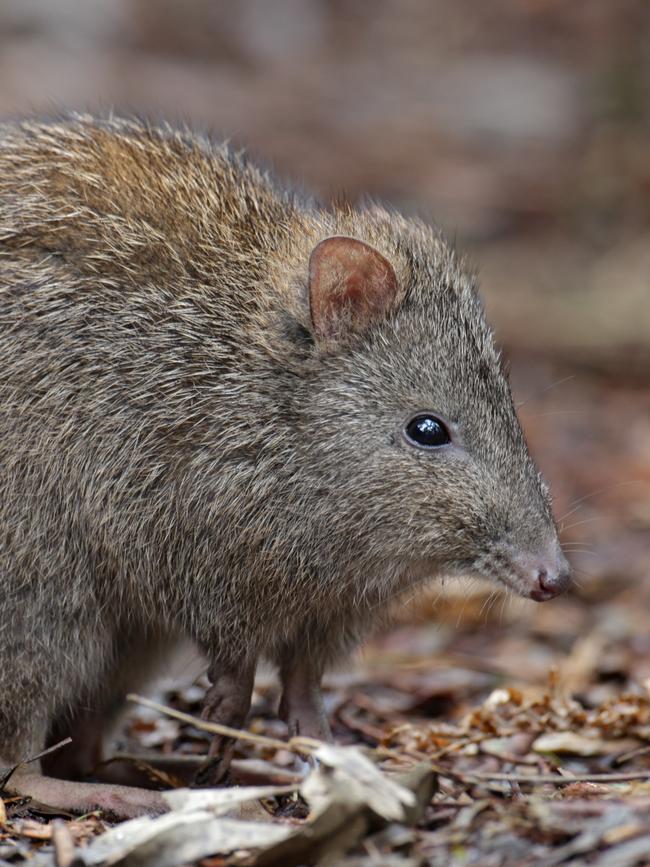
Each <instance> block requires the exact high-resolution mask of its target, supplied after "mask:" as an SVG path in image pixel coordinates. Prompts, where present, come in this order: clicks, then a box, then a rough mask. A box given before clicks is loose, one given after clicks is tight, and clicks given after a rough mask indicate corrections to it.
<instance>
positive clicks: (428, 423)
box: [406, 414, 451, 449]
mask: <svg viewBox="0 0 650 867" xmlns="http://www.w3.org/2000/svg"><path fill="white" fill-rule="evenodd" d="M406 436H407V439H409V440H410V441H411V442H412V443H413V444H414V445H416V446H421V447H422V448H425V449H433V448H437V447H438V446H446V445H447V444H448V443H450V442H451V437H450V436H449V431H448V430H447V428H446V427H445V426H444V424H443V423H442V422H441V421H440V419H438V418H436V417H435V416H434V415H424V414H423V415H416V416H415V418H412V419H411V421H410V422H409V423H408V424H407V425H406Z"/></svg>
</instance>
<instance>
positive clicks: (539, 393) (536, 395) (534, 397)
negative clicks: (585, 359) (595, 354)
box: [517, 373, 576, 409]
mask: <svg viewBox="0 0 650 867" xmlns="http://www.w3.org/2000/svg"><path fill="white" fill-rule="evenodd" d="M575 377H576V375H575V373H572V374H570V375H569V376H565V377H563V378H562V379H557V380H556V381H555V382H551V383H550V385H547V386H545V387H544V388H543V389H542V390H541V391H537V392H534V393H533V394H531V395H530V396H529V397H527V398H526V399H525V400H522V401H521V402H520V403H518V404H517V409H520V408H521V407H522V406H526V404H527V403H530V401H531V400H537V399H538V398H539V397H541V396H542V395H543V394H546V393H547V392H549V391H550V390H551V389H552V388H557V387H558V385H563V384H564V383H565V382H569V381H570V380H572V379H575Z"/></svg>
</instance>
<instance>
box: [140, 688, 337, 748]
mask: <svg viewBox="0 0 650 867" xmlns="http://www.w3.org/2000/svg"><path fill="white" fill-rule="evenodd" d="M127 700H128V701H132V702H134V703H135V704H140V705H142V706H143V707H148V708H151V709H152V710H156V711H158V712H159V713H162V714H165V716H170V717H173V718H174V719H177V720H180V721H181V722H185V723H188V724H189V725H193V726H195V727H196V728H197V729H201V731H206V732H210V734H215V735H222V736H223V737H227V738H234V739H236V740H240V741H249V742H250V743H253V744H259V745H260V746H262V747H270V748H271V749H275V750H289V751H290V752H293V753H313V752H315V751H316V750H317V749H319V747H321V746H322V745H323V744H322V742H321V741H318V740H316V739H315V738H302V737H295V738H290V739H289V740H288V741H281V740H280V739H279V738H269V737H266V735H256V734H253V732H247V731H244V730H243V729H234V728H230V726H223V725H220V724H219V723H213V722H209V721H208V720H204V719H200V718H199V717H196V716H192V715H191V714H188V713H183V712H182V711H180V710H175V709H174V708H173V707H167V705H164V704H159V703H158V702H157V701H152V700H151V699H149V698H144V696H141V695H136V694H135V693H129V695H127Z"/></svg>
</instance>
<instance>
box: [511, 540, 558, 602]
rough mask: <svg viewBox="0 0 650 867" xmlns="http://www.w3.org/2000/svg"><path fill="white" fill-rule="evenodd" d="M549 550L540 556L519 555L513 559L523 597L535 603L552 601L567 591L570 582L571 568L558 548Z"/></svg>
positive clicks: (554, 547) (554, 546)
mask: <svg viewBox="0 0 650 867" xmlns="http://www.w3.org/2000/svg"><path fill="white" fill-rule="evenodd" d="M549 548H550V549H551V550H549V551H546V552H544V553H542V554H538V555H534V554H519V556H517V557H516V558H515V563H516V567H517V572H518V573H519V577H520V578H521V579H522V581H523V584H524V589H523V595H525V596H528V597H530V599H534V600H535V602H546V601H547V600H549V599H554V598H555V597H556V596H559V595H560V594H561V593H564V592H565V590H567V589H568V587H569V584H570V582H571V568H570V566H569V564H568V563H567V561H566V558H565V556H564V554H563V553H562V552H561V551H560V549H559V546H558V545H557V544H554V545H552V546H549Z"/></svg>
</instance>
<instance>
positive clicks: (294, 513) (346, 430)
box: [0, 117, 555, 761]
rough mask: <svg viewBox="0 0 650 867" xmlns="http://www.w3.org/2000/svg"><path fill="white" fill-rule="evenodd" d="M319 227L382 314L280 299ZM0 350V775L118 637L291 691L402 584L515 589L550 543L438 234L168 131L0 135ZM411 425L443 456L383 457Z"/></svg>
mask: <svg viewBox="0 0 650 867" xmlns="http://www.w3.org/2000/svg"><path fill="white" fill-rule="evenodd" d="M331 235H350V236H353V237H355V238H358V239H360V240H363V241H364V242H366V243H367V244H370V245H372V246H373V247H374V248H376V250H378V251H379V253H380V254H381V256H383V257H385V258H386V260H388V261H389V262H390V263H391V264H392V266H393V268H394V270H395V273H396V276H397V281H398V283H399V285H400V287H401V291H402V293H403V295H404V298H403V300H402V301H401V303H400V304H399V306H398V309H397V310H395V311H391V312H390V314H388V315H386V317H385V318H384V319H383V320H382V321H380V322H376V323H372V325H371V326H370V327H368V328H366V329H364V330H363V331H362V332H361V333H358V332H357V331H356V330H354V329H351V330H350V331H349V333H346V334H341V335H339V336H338V337H337V338H336V339H332V340H329V339H321V338H319V335H317V334H315V333H314V330H313V326H312V320H311V316H310V309H309V292H308V287H307V281H308V264H309V258H310V254H311V251H312V250H313V248H314V246H315V245H316V244H317V243H318V242H320V241H322V240H323V239H325V238H326V237H328V236H331ZM0 357H1V359H2V368H1V372H0V532H1V534H2V535H1V539H2V542H1V546H0V580H1V581H2V592H1V593H0V639H1V640H0V645H1V647H2V652H1V655H2V666H0V756H2V757H3V758H4V759H5V761H9V760H16V759H19V758H22V757H23V756H24V755H25V754H26V753H30V752H32V751H34V752H35V751H37V750H38V749H40V748H42V746H43V741H44V737H45V733H46V731H47V730H48V729H49V728H51V726H52V725H53V723H54V722H55V721H58V720H60V719H61V717H62V715H64V714H65V713H67V712H69V711H71V709H72V710H73V709H74V708H76V707H77V706H78V705H79V704H81V703H84V702H86V703H91V704H93V705H98V704H99V705H101V704H102V703H103V702H105V698H102V696H107V695H111V686H110V684H111V682H121V678H122V677H123V674H122V671H123V668H124V666H128V667H136V668H137V659H136V658H134V654H135V653H136V651H135V650H134V649H133V648H134V646H136V645H134V641H133V636H137V637H138V642H141V643H142V644H143V645H146V644H147V642H148V637H150V639H151V642H152V643H155V642H157V641H158V640H159V636H160V635H161V634H167V633H170V634H171V633H173V634H177V633H179V632H181V633H183V634H186V635H189V636H191V637H192V638H193V639H194V640H195V641H196V642H197V643H198V644H199V645H200V646H201V647H202V648H203V649H204V650H205V652H206V654H207V655H208V657H209V658H210V660H211V661H212V670H213V673H214V676H215V677H218V672H219V670H223V671H230V672H232V671H237V670H238V669H239V668H241V669H242V670H244V669H246V668H248V669H250V668H251V666H253V665H254V662H255V661H256V660H257V658H258V656H259V655H264V656H266V657H268V658H270V659H272V660H275V661H276V662H277V663H278V664H279V665H280V667H281V668H284V670H285V671H287V670H290V669H291V668H292V665H293V661H296V660H300V661H301V665H302V664H304V662H305V660H307V661H308V662H309V663H310V664H311V663H313V668H314V670H315V671H317V672H320V670H321V668H322V667H323V665H326V664H328V663H330V662H331V661H333V660H334V659H336V658H337V657H338V656H340V655H341V654H344V653H345V652H347V650H348V648H349V647H350V646H351V645H352V644H354V643H355V642H356V641H357V640H358V638H359V636H360V635H362V634H363V632H364V630H365V629H366V627H367V625H368V624H370V623H372V622H373V621H374V620H375V619H376V616H377V615H378V614H379V613H381V611H382V610H383V609H384V608H385V605H386V603H387V601H388V600H390V599H392V598H394V597H395V596H397V595H399V594H400V593H401V592H402V591H403V590H404V589H406V588H408V587H412V586H413V584H415V583H417V582H419V581H421V580H422V579H423V578H424V577H426V576H429V575H430V574H431V573H439V572H445V571H446V572H462V573H472V572H474V573H480V574H483V575H488V576H492V577H494V578H497V579H501V580H503V581H504V582H505V583H506V584H509V585H510V586H512V587H514V588H515V589H519V590H522V591H524V590H525V588H523V587H522V585H521V578H520V576H518V573H517V571H516V569H515V568H514V567H513V565H512V557H511V552H512V551H529V550H533V549H535V548H536V546H538V544H539V540H540V539H542V538H548V539H555V529H554V526H553V520H552V517H551V512H550V508H549V503H548V496H547V494H546V491H545V489H544V487H543V485H542V483H541V482H540V479H539V476H538V473H537V471H536V470H535V468H534V466H533V464H532V463H531V460H530V458H529V456H528V453H527V450H526V447H525V444H524V440H523V437H522V434H521V431H520V428H519V424H518V422H517V419H516V416H515V412H514V409H513V404H512V400H511V397H510V393H509V388H508V385H507V382H506V379H505V377H504V375H503V373H502V370H501V366H500V362H499V358H498V354H497V352H496V351H495V349H494V347H493V343H492V337H491V334H490V331H489V328H488V326H487V325H486V324H485V321H484V319H483V315H482V311H481V306H480V303H479V301H478V298H477V296H476V293H475V290H474V281H473V278H472V277H471V275H468V274H467V272H466V271H465V270H464V268H463V264H462V262H461V261H459V260H458V258H457V257H456V255H455V254H454V252H453V251H452V250H451V249H450V248H449V247H448V246H447V245H446V244H445V243H444V241H443V240H442V239H441V237H440V236H439V235H438V233H437V232H435V231H434V230H433V229H431V228H430V227H428V226H426V225H424V224H422V223H421V222H419V221H415V220H406V219H403V218H402V217H400V216H398V215H396V214H393V213H389V212H387V211H385V210H383V209H381V208H377V207H370V208H368V209H367V210H364V211H353V210H349V209H346V208H336V209H333V210H331V211H328V210H321V209H318V208H316V207H315V206H312V205H311V204H310V203H305V202H302V201H299V200H297V199H296V198H294V197H293V196H290V195H287V194H285V193H283V192H281V191H279V190H278V189H277V188H276V187H275V186H274V185H273V183H272V182H271V181H270V180H269V179H268V178H267V177H266V176H265V175H264V174H262V173H260V172H259V171H258V170H257V169H256V168H254V167H251V166H250V165H248V164H247V163H246V162H245V161H244V160H243V159H242V158H241V157H240V156H238V155H236V154H233V153H232V152H229V151H228V150H227V149H226V148H225V147H219V146H214V145H212V144H209V143H208V142H207V141H204V140H202V139H199V138H197V137H195V136H192V135H190V134H188V133H178V132H174V131H172V130H170V129H166V128H165V129H152V128H149V127H147V126H146V125H144V124H141V123H139V122H127V121H122V120H108V121H99V120H95V119H92V118H88V117H79V118H74V119H71V120H70V121H66V122H63V123H60V124H39V123H22V124H18V125H6V126H4V127H0ZM419 409H433V410H436V411H437V412H438V413H440V414H442V415H444V416H445V417H447V418H449V419H452V420H453V421H454V422H455V423H456V424H457V426H458V429H459V430H460V432H461V436H462V443H463V449H464V451H463V456H458V455H456V456H453V455H452V456H450V457H449V458H442V457H441V456H440V455H437V454H436V455H431V454H427V453H422V452H418V451H417V450H414V449H413V448H412V447H409V446H408V445H406V444H405V442H404V440H403V437H402V436H401V428H402V425H403V424H404V421H405V419H406V418H407V417H408V416H409V414H412V413H413V412H414V411H416V410H419ZM125 649H127V652H125ZM289 679H290V678H289ZM303 691H304V690H303ZM111 701H112V699H111ZM217 703H218V702H217ZM244 712H245V708H240V712H239V716H241V715H242V713H244ZM236 717H237V713H235V714H231V716H230V718H236ZM60 728H61V727H60V725H59V724H58V723H57V730H60Z"/></svg>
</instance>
